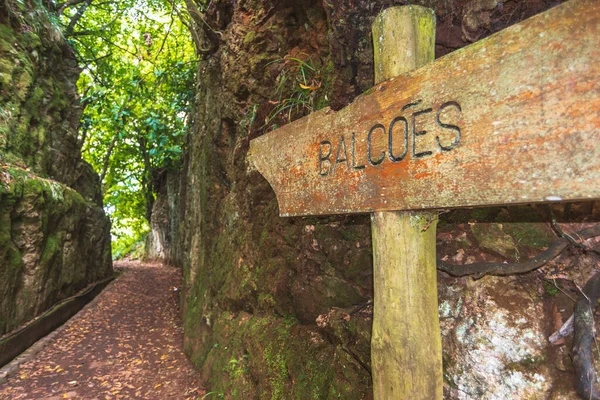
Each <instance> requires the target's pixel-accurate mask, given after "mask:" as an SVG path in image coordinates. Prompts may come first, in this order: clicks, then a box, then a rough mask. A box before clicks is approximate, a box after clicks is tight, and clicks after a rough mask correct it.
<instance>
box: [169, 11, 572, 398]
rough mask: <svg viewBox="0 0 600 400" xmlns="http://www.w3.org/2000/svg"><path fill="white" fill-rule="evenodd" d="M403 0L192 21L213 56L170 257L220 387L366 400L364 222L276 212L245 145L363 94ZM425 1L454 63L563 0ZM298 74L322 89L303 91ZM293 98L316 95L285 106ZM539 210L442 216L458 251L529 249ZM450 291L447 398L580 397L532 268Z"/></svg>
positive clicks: (200, 352)
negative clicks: (555, 355)
mask: <svg viewBox="0 0 600 400" xmlns="http://www.w3.org/2000/svg"><path fill="white" fill-rule="evenodd" d="M399 3H402V2H397V1H396V2H395V1H377V2H372V1H356V2H352V4H351V5H350V3H348V2H346V1H324V2H320V1H317V0H314V1H312V0H304V1H299V2H298V1H272V0H241V1H237V2H234V3H232V2H230V1H213V2H211V3H210V7H209V8H208V9H205V11H204V18H205V20H206V21H207V22H208V23H209V24H210V25H211V27H212V28H213V29H214V30H215V31H217V32H218V33H217V34H215V33H214V32H211V31H206V32H204V31H203V30H202V28H201V27H202V26H204V21H203V20H201V19H198V21H197V24H196V27H197V28H198V29H197V30H196V31H195V33H194V37H195V38H196V39H197V40H198V45H199V48H201V49H202V51H205V53H204V54H203V55H202V61H201V63H200V67H199V70H198V85H197V95H196V105H195V107H196V110H195V112H194V113H193V120H192V128H191V130H190V133H189V135H188V137H187V144H186V151H185V154H184V164H185V165H184V169H183V171H182V174H181V176H180V177H179V179H180V181H179V184H180V186H179V194H180V195H179V199H178V201H171V200H169V201H164V202H163V204H170V205H171V206H175V207H179V210H177V212H175V213H173V212H170V213H169V215H171V216H177V219H178V222H179V224H180V225H179V227H178V228H175V230H174V232H173V247H172V253H171V256H172V259H173V261H174V262H175V263H176V264H179V265H181V266H182V267H183V269H184V287H183V290H182V304H183V313H184V320H185V330H184V345H185V351H186V353H187V354H188V355H189V357H190V358H191V359H192V361H193V362H194V364H195V365H196V366H197V368H198V370H199V371H200V372H201V374H202V376H203V378H204V379H205V380H206V383H207V388H208V390H209V391H212V392H213V394H212V396H213V397H215V398H218V397H224V398H227V399H334V398H341V399H368V398H371V396H372V394H371V391H372V388H371V378H370V368H371V367H370V329H371V315H372V314H371V313H372V309H371V306H370V305H369V303H368V302H369V300H370V299H372V295H373V293H372V255H371V236H370V223H369V218H368V216H338V217H319V218H313V217H306V218H280V217H279V216H278V209H277V202H276V199H275V195H274V193H273V191H272V190H271V188H270V187H269V185H268V183H267V182H266V181H265V180H264V179H263V178H262V177H261V176H260V174H258V172H256V171H255V170H253V169H252V168H251V166H250V163H249V162H248V160H247V159H246V155H247V151H248V143H249V140H250V139H252V138H253V137H256V136H258V135H261V134H264V133H265V132H267V131H269V130H270V129H273V128H274V127H276V126H277V125H281V124H284V123H287V121H288V120H289V119H290V117H291V118H295V117H299V116H300V114H302V113H303V112H304V113H306V112H308V108H312V109H316V108H319V107H321V106H323V105H324V104H327V103H329V104H330V105H331V106H333V107H335V108H339V107H341V106H343V105H345V104H347V103H348V102H349V101H351V100H352V98H353V97H354V96H356V95H357V94H358V93H361V92H363V91H365V90H367V89H368V88H369V87H370V86H371V85H372V82H373V72H372V47H371V39H370V25H371V22H372V20H373V17H374V15H375V14H377V12H378V11H380V10H381V9H382V8H384V7H386V6H389V5H392V4H399ZM413 3H414V2H413ZM417 3H420V4H422V5H427V6H431V7H434V8H435V9H436V14H437V17H438V28H437V29H438V33H437V36H438V40H437V43H436V54H437V56H442V55H444V54H446V53H448V52H450V51H452V50H454V49H457V48H459V47H462V46H465V45H467V44H468V43H470V42H473V41H475V40H477V39H479V38H482V37H484V36H486V35H489V34H491V33H493V32H494V31H497V30H500V29H502V28H504V27H506V26H508V25H510V24H513V23H515V22H518V21H519V20H521V19H524V18H526V17H528V16H530V15H533V14H535V13H537V12H541V11H543V10H544V9H547V8H549V7H550V6H551V5H554V4H555V3H556V2H552V1H536V2H525V1H517V2H497V1H491V2H490V1H458V0H451V1H419V2H417ZM504 3H505V4H504ZM198 7H199V9H203V8H202V6H201V4H200V2H198ZM191 15H192V17H193V16H194V15H195V13H194V12H192V13H191ZM298 60H301V61H302V62H303V63H306V64H309V65H310V66H311V67H312V68H313V69H314V71H318V73H315V74H312V73H311V72H310V71H309V69H308V68H307V67H305V66H304V64H302V63H300V62H299V61H298ZM301 71H303V72H304V73H306V74H307V76H308V75H310V77H309V82H308V83H307V84H306V85H304V86H311V87H312V89H308V90H310V91H311V93H305V92H301V90H300V89H298V86H299V83H302V82H301V81H298V79H300V78H299V75H301V74H302V73H301ZM286 82H287V83H286ZM289 82H294V84H293V85H289ZM303 95H306V96H305V97H302V96H303ZM286 99H297V100H301V101H302V102H304V103H302V107H300V108H301V109H300V110H299V111H298V110H295V109H286V110H285V111H284V112H282V113H280V114H278V115H276V116H274V114H273V110H274V109H276V108H278V107H280V106H281V105H282V104H284V105H285V104H290V103H289V102H288V103H286V101H287V100H286ZM305 105H309V106H310V107H305V108H303V107H304V106H305ZM169 179H175V178H174V177H170V178H169ZM513 214H517V216H516V217H514V216H513ZM163 215H166V213H164V212H163ZM544 220H545V219H544V218H540V217H539V215H538V214H537V211H536V210H535V209H533V208H528V207H524V208H522V209H511V210H507V209H502V208H497V209H486V210H459V211H457V212H452V213H449V214H445V215H443V216H442V217H441V221H440V227H439V229H438V239H439V241H438V244H439V249H438V251H439V253H440V256H443V257H448V258H450V259H451V260H453V261H455V262H466V261H469V262H471V259H472V261H480V260H482V259H484V260H487V261H498V262H502V261H505V260H507V259H508V260H512V259H516V258H519V257H521V258H522V257H527V256H530V255H532V254H534V253H535V252H536V251H540V250H541V249H542V248H543V247H544V246H546V245H547V243H548V240H553V236H552V235H553V234H552V232H551V231H549V230H548V229H547V227H546V226H545V225H544V224H543V223H541V222H542V221H544ZM530 222H536V223H537V225H531V224H530ZM478 224H481V225H482V226H481V228H482V229H479V226H478ZM486 224H487V225H486ZM476 226H477V227H476ZM486 226H488V227H489V228H488V229H486ZM493 235H496V236H493ZM508 237H510V239H509V238H508ZM499 239H502V241H500V244H501V245H502V246H501V247H498V246H497V243H498V242H499ZM480 242H481V245H480ZM511 246H512V247H511ZM478 257H479V258H478ZM503 257H507V258H503ZM438 286H439V288H440V291H439V293H440V295H439V296H440V297H439V304H440V318H441V323H442V334H443V348H444V374H445V380H444V385H445V388H444V393H445V398H448V399H454V398H474V399H475V398H477V399H496V398H498V399H500V398H532V399H534V398H540V399H541V398H553V397H552V396H554V395H557V394H560V395H561V396H568V395H572V392H569V390H568V389H565V388H564V386H561V385H562V383H563V382H565V376H570V375H565V372H564V371H562V370H560V369H557V368H556V367H555V366H554V365H553V364H552V362H549V361H548V360H549V358H548V357H547V355H548V354H550V353H551V349H550V346H549V345H548V344H547V342H546V340H545V336H546V334H547V333H548V332H547V330H548V329H549V325H550V323H551V322H550V320H551V318H550V317H549V316H548V313H547V312H546V310H547V307H548V301H551V300H549V299H548V298H547V294H546V293H545V292H544V290H543V285H542V281H541V279H539V278H538V275H535V274H530V275H527V276H526V277H520V278H519V279H513V278H511V279H496V278H493V279H488V278H485V279H483V280H480V281H477V282H475V281H472V280H471V279H455V278H450V277H448V276H445V275H444V274H440V276H439V285H438ZM523 287H525V289H523ZM540 288H542V290H541V291H539V290H538V289H540ZM564 312H565V313H566V312H567V311H564ZM398 324H399V326H400V325H401V321H398ZM521 333H522V334H523V335H521ZM505 338H508V339H505ZM566 374H568V372H567V373H566ZM503 376H506V377H508V379H502V377H503ZM559 386H561V387H560V388H559ZM557 398H558V397H557ZM567 398H568V397H567Z"/></svg>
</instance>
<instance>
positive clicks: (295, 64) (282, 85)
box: [263, 54, 326, 129]
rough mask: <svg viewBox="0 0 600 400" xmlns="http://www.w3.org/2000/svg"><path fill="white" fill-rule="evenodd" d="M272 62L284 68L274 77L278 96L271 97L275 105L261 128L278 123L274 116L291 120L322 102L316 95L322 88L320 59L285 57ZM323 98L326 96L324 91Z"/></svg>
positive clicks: (315, 107) (319, 105) (310, 110)
mask: <svg viewBox="0 0 600 400" xmlns="http://www.w3.org/2000/svg"><path fill="white" fill-rule="evenodd" d="M300 56H304V55H303V54H301V55H300ZM275 62H282V63H283V65H284V68H283V70H282V72H281V73H280V74H279V76H278V77H277V90H276V96H277V99H276V100H273V102H274V103H275V108H273V110H272V111H271V112H270V113H269V116H268V117H267V118H266V120H265V124H264V125H263V128H271V129H276V128H277V127H278V125H277V124H275V123H274V122H275V120H276V119H277V118H281V117H283V118H285V122H292V121H293V120H295V119H297V118H299V117H302V116H304V115H306V114H309V113H311V112H312V111H313V110H318V109H319V108H322V107H323V106H324V105H325V104H324V103H323V101H320V99H319V95H320V94H321V92H323V88H322V81H321V71H320V69H321V68H320V65H319V63H317V62H313V61H312V59H311V58H306V59H302V58H300V57H285V58H283V59H281V60H277V61H275ZM323 98H326V96H325V95H323Z"/></svg>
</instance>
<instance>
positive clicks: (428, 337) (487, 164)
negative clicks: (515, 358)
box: [250, 0, 600, 400]
mask: <svg viewBox="0 0 600 400" xmlns="http://www.w3.org/2000/svg"><path fill="white" fill-rule="evenodd" d="M434 31H435V17H434V15H433V12H432V11H431V10H428V9H424V8H422V7H419V6H404V7H394V8H391V9H388V10H385V11H383V12H382V13H381V14H380V15H379V16H378V17H377V19H376V21H375V23H374V25H373V40H374V48H375V80H376V83H377V85H376V86H375V87H374V88H373V89H372V90H369V91H368V92H367V93H365V94H364V95H362V96H361V97H359V98H358V99H356V100H355V101H354V103H352V104H351V105H349V106H348V107H346V108H345V109H343V110H340V111H338V112H334V111H332V110H329V109H325V110H321V111H318V112H315V113H313V114H311V115H309V116H307V117H305V118H303V119H301V120H298V121H296V122H293V123H291V124H289V125H286V126H284V127H282V128H280V129H278V130H276V131H274V132H271V133H269V134H267V135H264V136H261V137H259V138H256V139H254V140H252V141H251V144H250V157H251V159H252V161H253V163H254V165H255V166H256V168H257V169H258V170H259V171H260V173H261V174H262V175H263V176H264V177H265V178H266V179H267V180H268V181H269V183H270V184H271V186H272V187H273V189H274V191H275V193H276V195H277V199H278V202H279V209H280V214H281V215H282V216H299V215H323V214H344V213H365V212H371V213H372V229H373V254H374V290H375V298H374V307H375V308H374V319H373V339H372V350H371V355H372V369H373V385H374V394H375V399H377V400H383V399H385V400H389V399H404V398H415V399H436V398H437V399H440V398H441V396H442V365H441V340H440V332H439V321H438V316H437V313H438V311H437V286H436V274H435V223H436V218H435V215H436V214H435V213H433V212H432V211H430V210H435V209H445V208H455V207H469V206H487V205H501V204H503V205H505V204H517V203H538V202H553V201H567V200H568V201H573V200H587V199H597V198H600V2H598V1H595V0H571V1H569V2H567V3H565V4H563V5H560V6H558V7H555V8H554V9H551V10H549V11H547V12H545V13H543V14H540V15H538V16H536V17H533V18H531V19H528V20H526V21H524V22H522V23H520V24H518V25H515V26H512V27H510V28H508V29H506V30H504V31H502V32H499V33H497V34H495V35H492V36H490V37H489V38H487V39H485V40H482V41H479V42H477V43H475V44H473V45H471V46H469V47H466V48H464V49H461V50H458V51H456V52H454V53H451V54H450V55H448V56H445V57H443V58H441V59H439V60H437V61H435V62H430V61H433V51H434V36H433V35H434ZM419 67H420V68H419ZM415 68H419V69H415ZM400 74H401V75H400ZM396 75H400V76H396ZM394 76H396V77H394ZM385 79H388V80H386V81H384V80H385ZM423 210H425V211H423ZM427 210H429V211H427Z"/></svg>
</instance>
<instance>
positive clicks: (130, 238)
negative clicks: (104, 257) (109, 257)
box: [112, 218, 150, 260]
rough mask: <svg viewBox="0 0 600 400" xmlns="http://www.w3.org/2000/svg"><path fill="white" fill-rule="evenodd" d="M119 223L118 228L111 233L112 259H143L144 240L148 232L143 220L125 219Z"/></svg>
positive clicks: (148, 228) (148, 229) (146, 224)
mask: <svg viewBox="0 0 600 400" xmlns="http://www.w3.org/2000/svg"><path fill="white" fill-rule="evenodd" d="M120 222H121V224H120V226H119V227H117V228H113V232H112V239H113V240H112V252H113V258H114V259H121V258H123V257H125V256H127V257H129V258H131V259H133V260H138V259H141V258H143V257H144V254H145V245H146V238H147V237H148V233H149V231H150V227H149V226H148V223H147V222H146V221H145V220H144V219H143V218H136V219H125V220H122V221H120ZM122 226H124V227H122Z"/></svg>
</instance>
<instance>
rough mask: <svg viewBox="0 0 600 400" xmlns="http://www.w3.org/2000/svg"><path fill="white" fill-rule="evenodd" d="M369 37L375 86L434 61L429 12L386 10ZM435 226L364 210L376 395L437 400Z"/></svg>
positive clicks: (427, 219) (423, 217)
mask: <svg viewBox="0 0 600 400" xmlns="http://www.w3.org/2000/svg"><path fill="white" fill-rule="evenodd" d="M373 42H374V49H375V83H380V82H382V81H384V80H387V79H390V78H393V77H395V76H397V75H400V74H403V73H406V72H408V71H410V70H413V69H416V68H419V67H420V66H422V65H424V64H426V63H429V62H432V61H433V60H434V58H435V54H434V51H435V14H434V12H433V10H430V9H428V8H424V7H420V6H412V5H411V6H402V7H392V8H388V9H386V10H384V11H383V12H381V13H380V14H379V15H378V16H377V18H376V20H375V22H374V23H373ZM436 224H437V215H436V214H435V213H432V212H413V211H397V212H396V211H383V212H375V213H372V214H371V226H372V234H373V268H374V293H375V294H374V311H373V336H372V340H371V364H372V373H373V391H374V398H375V400H391V399H411V400H416V399H424V400H425V399H427V400H431V399H441V398H442V387H443V381H442V342H441V336H440V324H439V317H438V301H437V278H436V248H435V240H436Z"/></svg>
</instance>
